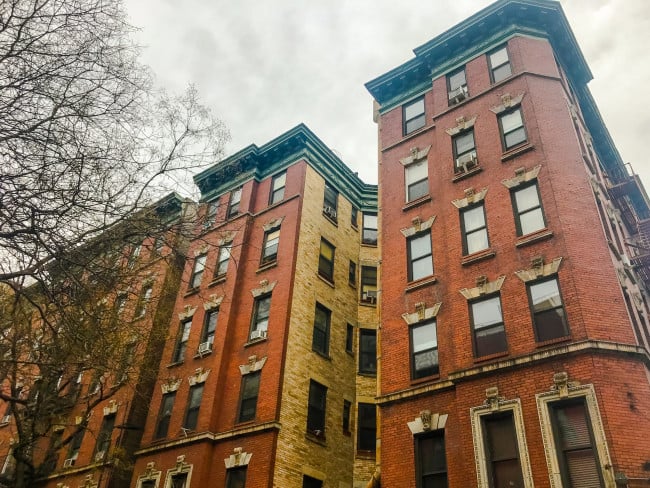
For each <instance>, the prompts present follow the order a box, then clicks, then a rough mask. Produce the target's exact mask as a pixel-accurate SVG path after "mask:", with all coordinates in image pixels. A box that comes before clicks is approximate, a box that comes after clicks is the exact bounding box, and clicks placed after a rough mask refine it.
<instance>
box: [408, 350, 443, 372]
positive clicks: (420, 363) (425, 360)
mask: <svg viewBox="0 0 650 488" xmlns="http://www.w3.org/2000/svg"><path fill="white" fill-rule="evenodd" d="M413 363H414V364H413V366H414V368H415V371H414V374H413V377H414V378H424V377H425V376H431V375H434V374H437V373H438V371H439V367H438V365H439V362H438V349H431V350H428V351H424V352H418V353H415V354H414V355H413Z"/></svg>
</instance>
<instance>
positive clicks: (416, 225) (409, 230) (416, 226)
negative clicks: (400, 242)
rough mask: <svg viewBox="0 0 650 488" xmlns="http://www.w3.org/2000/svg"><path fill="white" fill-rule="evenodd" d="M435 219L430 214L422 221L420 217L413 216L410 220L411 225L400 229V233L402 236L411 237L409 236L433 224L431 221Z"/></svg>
mask: <svg viewBox="0 0 650 488" xmlns="http://www.w3.org/2000/svg"><path fill="white" fill-rule="evenodd" d="M435 220H436V216H435V215H432V216H431V217H429V218H428V219H427V220H425V221H424V222H423V221H422V219H421V218H420V217H415V218H413V220H411V223H412V224H413V226H411V227H406V228H404V229H402V230H400V232H401V233H402V235H403V236H404V237H411V236H413V235H415V234H417V233H418V232H422V231H423V230H427V229H430V228H431V226H432V225H433V223H434V222H435Z"/></svg>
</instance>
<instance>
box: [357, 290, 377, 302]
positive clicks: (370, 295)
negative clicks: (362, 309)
mask: <svg viewBox="0 0 650 488" xmlns="http://www.w3.org/2000/svg"><path fill="white" fill-rule="evenodd" d="M361 300H362V301H363V302H365V303H373V304H375V303H377V292H376V291H364V292H363V294H362V295H361Z"/></svg>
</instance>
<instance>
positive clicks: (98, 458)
mask: <svg viewBox="0 0 650 488" xmlns="http://www.w3.org/2000/svg"><path fill="white" fill-rule="evenodd" d="M105 455H106V451H97V453H95V462H96V463H98V462H100V461H103V460H104V456H105Z"/></svg>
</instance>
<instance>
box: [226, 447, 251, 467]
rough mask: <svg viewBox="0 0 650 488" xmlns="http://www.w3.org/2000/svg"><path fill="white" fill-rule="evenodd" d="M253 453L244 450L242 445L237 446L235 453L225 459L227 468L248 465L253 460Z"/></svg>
mask: <svg viewBox="0 0 650 488" xmlns="http://www.w3.org/2000/svg"><path fill="white" fill-rule="evenodd" d="M252 457H253V453H249V452H244V450H243V449H242V448H241V447H235V448H234V449H233V453H232V454H231V455H230V456H228V457H227V458H226V459H224V460H223V462H224V464H225V465H226V469H232V468H240V467H242V466H248V463H249V462H250V461H251V458H252Z"/></svg>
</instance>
